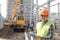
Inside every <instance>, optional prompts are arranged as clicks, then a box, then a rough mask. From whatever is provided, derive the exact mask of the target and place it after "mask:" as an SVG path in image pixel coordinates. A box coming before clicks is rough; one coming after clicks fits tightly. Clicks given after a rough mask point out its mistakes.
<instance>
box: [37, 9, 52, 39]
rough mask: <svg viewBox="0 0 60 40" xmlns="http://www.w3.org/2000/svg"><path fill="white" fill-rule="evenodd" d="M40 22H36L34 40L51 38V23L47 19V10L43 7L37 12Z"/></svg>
mask: <svg viewBox="0 0 60 40" xmlns="http://www.w3.org/2000/svg"><path fill="white" fill-rule="evenodd" d="M39 15H40V16H41V22H38V23H37V24H36V31H37V34H36V40H43V39H45V40H52V37H53V24H52V23H51V22H49V21H48V16H49V13H48V10H46V9H43V10H41V11H40V12H39Z"/></svg>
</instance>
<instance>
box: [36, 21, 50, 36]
mask: <svg viewBox="0 0 60 40" xmlns="http://www.w3.org/2000/svg"><path fill="white" fill-rule="evenodd" d="M41 25H42V23H41V22H40V23H38V24H37V25H36V30H37V35H40V36H47V35H48V32H49V29H50V27H51V23H50V22H47V23H46V24H45V25H43V27H41Z"/></svg>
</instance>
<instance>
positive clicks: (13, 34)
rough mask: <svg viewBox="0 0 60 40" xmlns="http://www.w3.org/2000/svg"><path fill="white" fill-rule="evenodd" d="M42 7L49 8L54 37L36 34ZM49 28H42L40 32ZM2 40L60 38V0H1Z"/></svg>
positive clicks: (58, 39) (0, 31)
mask: <svg viewBox="0 0 60 40" xmlns="http://www.w3.org/2000/svg"><path fill="white" fill-rule="evenodd" d="M42 9H47V10H48V13H49V17H48V18H47V19H48V21H49V22H50V23H51V24H53V31H52V35H51V36H53V37H49V36H45V35H44V38H43V37H42V36H41V35H42V34H41V35H39V36H36V35H37V28H36V24H37V23H38V22H40V20H41V19H42V16H43V15H41V16H40V15H39V12H40V11H41V10H42ZM45 16H46V15H44V17H45ZM39 25H40V24H39ZM46 25H48V24H47V23H46ZM46 25H45V26H46ZM45 26H44V27H45ZM50 26H51V25H50ZM38 29H39V28H38ZM40 30H41V29H40ZM44 30H45V31H44ZM47 30H48V31H49V30H50V29H44V28H42V31H40V33H43V32H44V33H45V32H48V31H47ZM39 38H40V39H39ZM51 38H52V39H51ZM0 40H60V0H0Z"/></svg>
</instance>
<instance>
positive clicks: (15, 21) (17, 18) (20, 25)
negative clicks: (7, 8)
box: [4, 0, 26, 31]
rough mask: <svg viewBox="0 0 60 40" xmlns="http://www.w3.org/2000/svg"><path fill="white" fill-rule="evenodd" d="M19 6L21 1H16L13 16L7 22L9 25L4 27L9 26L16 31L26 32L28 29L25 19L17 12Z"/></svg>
mask: <svg viewBox="0 0 60 40" xmlns="http://www.w3.org/2000/svg"><path fill="white" fill-rule="evenodd" d="M18 5H19V0H16V2H15V5H14V9H13V13H12V16H11V17H10V18H9V19H8V20H7V22H8V23H7V24H4V25H7V26H9V27H10V28H11V29H13V30H14V31H16V30H20V31H24V30H25V28H26V23H25V18H24V16H23V14H22V13H21V14H17V12H16V11H17V6H18Z"/></svg>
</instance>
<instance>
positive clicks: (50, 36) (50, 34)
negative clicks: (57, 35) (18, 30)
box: [42, 25, 54, 38]
mask: <svg viewBox="0 0 60 40" xmlns="http://www.w3.org/2000/svg"><path fill="white" fill-rule="evenodd" d="M53 30H54V29H53V25H51V28H50V30H49V33H48V36H43V37H42V38H52V37H53Z"/></svg>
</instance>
